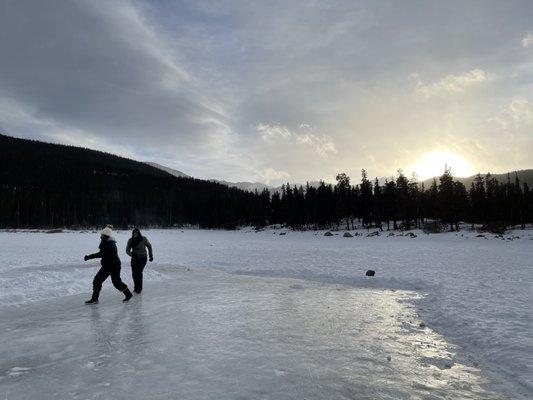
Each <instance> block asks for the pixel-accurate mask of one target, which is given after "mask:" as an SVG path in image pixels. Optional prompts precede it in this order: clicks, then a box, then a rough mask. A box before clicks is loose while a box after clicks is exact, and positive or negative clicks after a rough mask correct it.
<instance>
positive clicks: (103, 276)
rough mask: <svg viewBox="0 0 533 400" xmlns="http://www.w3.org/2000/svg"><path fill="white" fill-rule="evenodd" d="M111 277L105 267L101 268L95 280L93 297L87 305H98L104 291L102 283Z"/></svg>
mask: <svg viewBox="0 0 533 400" xmlns="http://www.w3.org/2000/svg"><path fill="white" fill-rule="evenodd" d="M108 276H109V271H108V270H107V269H105V268H104V267H102V268H100V270H98V272H97V273H96V275H95V276H94V279H93V295H92V297H91V299H90V300H88V301H86V302H85V303H87V304H91V303H97V302H98V297H99V295H100V290H102V283H104V281H105V280H106V279H107V277H108Z"/></svg>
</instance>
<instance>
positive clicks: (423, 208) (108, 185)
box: [0, 135, 533, 230]
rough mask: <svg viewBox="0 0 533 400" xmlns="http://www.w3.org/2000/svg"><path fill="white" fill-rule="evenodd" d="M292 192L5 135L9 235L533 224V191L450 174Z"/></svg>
mask: <svg viewBox="0 0 533 400" xmlns="http://www.w3.org/2000/svg"><path fill="white" fill-rule="evenodd" d="M336 180H337V183H336V184H335V185H332V184H326V183H324V182H321V183H320V184H319V185H318V186H316V187H315V186H310V185H309V184H308V185H306V186H305V187H303V186H299V187H296V186H291V185H290V184H286V185H283V186H282V188H281V191H278V192H275V193H273V194H271V193H270V192H269V191H267V190H264V191H262V192H255V193H252V192H246V191H243V190H239V189H237V188H231V187H227V186H225V185H222V184H219V183H215V182H209V181H204V180H199V179H192V178H176V177H174V176H172V175H170V174H168V173H167V172H164V171H161V170H159V169H157V168H154V167H152V166H149V165H147V164H145V163H140V162H137V161H133V160H129V159H126V158H122V157H118V156H114V155H111V154H107V153H103V152H98V151H94V150H88V149H83V148H79V147H73V146H64V145H56V144H49V143H42V142H37V141H31V140H26V139H17V138H12V137H8V136H3V135H0V228H58V227H60V228H63V227H67V228H89V227H101V226H104V225H106V224H108V223H111V224H113V225H115V226H117V227H127V226H131V225H136V226H159V227H172V226H183V225H194V226H199V227H202V228H225V229H233V228H236V227H238V226H256V227H263V226H265V225H268V224H284V225H286V226H288V227H291V228H293V229H326V228H334V227H339V228H346V229H350V228H355V227H361V226H362V227H366V228H370V227H377V228H380V229H409V228H412V227H422V226H424V225H425V224H427V223H428V221H431V223H433V224H434V225H435V226H437V225H439V226H440V224H443V225H445V227H446V229H452V230H455V229H458V223H459V221H466V222H470V223H472V224H474V223H476V224H483V225H485V226H487V227H489V228H491V227H497V228H498V229H500V228H501V227H505V226H509V225H521V226H522V227H524V226H525V224H526V223H533V191H532V190H531V189H530V188H529V187H528V185H527V183H525V182H524V183H521V182H520V180H519V179H518V176H515V177H512V176H508V179H507V182H506V183H500V182H499V181H498V180H496V179H495V178H493V177H492V176H491V175H490V174H488V175H486V176H480V175H478V176H477V177H476V179H475V180H474V182H473V183H472V186H471V187H470V188H466V187H465V186H464V185H463V184H462V183H461V182H458V181H455V180H454V179H453V177H452V175H451V173H450V171H449V170H447V171H445V173H444V174H443V175H442V176H441V177H440V178H439V179H438V180H434V181H433V183H432V184H431V185H430V186H429V187H428V188H425V187H424V185H423V184H419V183H418V182H416V181H414V180H409V179H407V178H406V177H405V176H404V175H403V174H402V173H401V172H399V174H398V176H397V177H396V179H392V180H390V181H385V182H383V183H380V182H379V181H378V180H377V179H375V180H373V181H370V180H369V179H368V178H367V175H366V172H365V171H364V170H363V172H362V177H361V182H360V183H358V184H356V185H352V184H351V183H350V178H349V177H348V176H347V175H346V174H339V175H338V176H337V177H336Z"/></svg>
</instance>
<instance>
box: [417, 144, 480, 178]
mask: <svg viewBox="0 0 533 400" xmlns="http://www.w3.org/2000/svg"><path fill="white" fill-rule="evenodd" d="M446 166H447V167H448V168H450V169H451V172H452V174H453V175H454V176H458V177H465V176H470V175H474V173H475V172H474V168H473V167H472V164H470V163H469V162H468V161H467V160H465V159H464V158H462V157H461V156H459V155H457V154H455V153H453V152H451V151H435V152H431V153H427V154H425V155H424V156H423V157H422V158H420V159H419V160H418V161H417V162H415V163H414V164H413V165H412V166H411V168H410V170H409V172H415V173H416V175H417V176H418V178H419V179H420V180H425V179H428V178H432V177H434V176H440V175H442V174H443V173H444V169H445V167H446Z"/></svg>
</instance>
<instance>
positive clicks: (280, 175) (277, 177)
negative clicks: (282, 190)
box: [261, 167, 291, 184]
mask: <svg viewBox="0 0 533 400" xmlns="http://www.w3.org/2000/svg"><path fill="white" fill-rule="evenodd" d="M290 176H291V175H290V174H289V173H288V172H285V171H278V170H275V169H274V168H270V167H269V168H265V169H264V170H263V173H262V174H261V177H262V178H263V179H264V181H265V183H266V184H270V182H272V181H281V180H283V179H286V178H288V177H290Z"/></svg>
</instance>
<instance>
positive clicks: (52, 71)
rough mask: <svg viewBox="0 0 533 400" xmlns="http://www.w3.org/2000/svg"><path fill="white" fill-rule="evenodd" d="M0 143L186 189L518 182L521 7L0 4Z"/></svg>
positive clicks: (524, 129) (527, 80)
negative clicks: (83, 150) (173, 176)
mask: <svg viewBox="0 0 533 400" xmlns="http://www.w3.org/2000/svg"><path fill="white" fill-rule="evenodd" d="M0 54H1V57H2V61H1V62H0V132H2V133H5V134H9V135H13V136H17V137H25V138H32V139H39V140H46V141H52V142H60V143H66V144H74V145H81V146H85V147H90V148H94V149H98V150H104V151H108V152H112V153H117V154H121V155H124V156H127V157H132V158H135V159H139V160H146V161H155V162H158V163H160V164H164V165H166V166H169V167H172V168H176V169H179V170H181V171H183V172H185V173H187V174H189V175H192V176H195V177H199V178H215V179H226V180H231V181H243V180H247V181H259V182H265V183H269V184H272V185H276V184H279V183H281V182H283V181H291V182H305V181H306V180H318V179H325V180H326V181H332V180H334V176H335V175H336V174H337V173H338V172H346V173H347V174H348V175H350V176H352V178H353V180H357V179H358V177H359V176H360V170H361V169H362V168H365V169H366V170H367V171H368V174H369V176H370V177H374V176H378V177H384V176H391V175H393V174H394V173H395V172H396V170H397V169H399V168H401V169H403V171H404V173H405V174H406V175H411V173H412V172H416V173H417V175H418V177H419V178H421V179H424V178H427V177H430V176H434V175H437V174H440V173H441V172H442V171H443V169H444V164H447V165H448V166H449V167H451V168H452V172H453V173H454V174H455V175H457V176H466V175H471V174H474V173H477V172H487V171H491V172H505V171H508V170H516V169H525V168H532V167H533V162H532V161H533V160H532V158H531V149H533V2H531V1H529V0H524V1H518V0H510V1H492V0H487V1H468V2H465V1H462V0H461V1H458V0H452V1H446V2H443V1H438V0H430V1H423V2H421V1H410V0H409V1H386V0H383V1H379V2H376V1H374V0H368V1H352V0H346V1H341V0H339V1H313V0H310V1H281V0H273V1H262V2H250V1H244V0H235V1H230V0H216V1H170V0H169V1H165V0H158V1H143V0H131V1H130V0H116V1H115V0H111V1H108V0H105V1H104V0H94V1H82V0H58V1H53V2H44V1H35V0H34V1H30V0H4V1H2V2H1V3H0Z"/></svg>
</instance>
